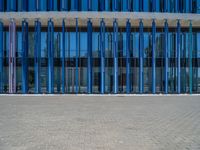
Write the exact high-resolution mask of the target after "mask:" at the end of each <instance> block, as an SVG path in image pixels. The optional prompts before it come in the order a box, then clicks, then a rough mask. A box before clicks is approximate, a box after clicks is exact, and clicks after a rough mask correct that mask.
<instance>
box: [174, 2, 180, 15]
mask: <svg viewBox="0 0 200 150" xmlns="http://www.w3.org/2000/svg"><path fill="white" fill-rule="evenodd" d="M175 12H177V13H178V12H179V0H175Z"/></svg>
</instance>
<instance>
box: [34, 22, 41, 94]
mask: <svg viewBox="0 0 200 150" xmlns="http://www.w3.org/2000/svg"><path fill="white" fill-rule="evenodd" d="M34 38H35V44H34V45H35V51H34V72H35V93H37V94H38V93H40V92H41V87H40V85H41V82H40V81H41V80H40V78H41V77H40V70H41V60H40V59H41V22H40V21H39V20H36V21H35V35H34Z"/></svg>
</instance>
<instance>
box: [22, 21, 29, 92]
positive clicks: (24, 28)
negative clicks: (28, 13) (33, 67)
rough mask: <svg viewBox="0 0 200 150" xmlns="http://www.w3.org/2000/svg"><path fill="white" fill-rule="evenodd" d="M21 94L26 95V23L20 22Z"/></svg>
mask: <svg viewBox="0 0 200 150" xmlns="http://www.w3.org/2000/svg"><path fill="white" fill-rule="evenodd" d="M22 93H23V94H27V93H28V22H27V21H26V20H23V21H22Z"/></svg>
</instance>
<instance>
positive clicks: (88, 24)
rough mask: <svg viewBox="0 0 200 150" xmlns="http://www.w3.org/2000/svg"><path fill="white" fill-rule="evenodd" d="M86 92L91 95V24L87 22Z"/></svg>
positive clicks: (89, 21)
mask: <svg viewBox="0 0 200 150" xmlns="http://www.w3.org/2000/svg"><path fill="white" fill-rule="evenodd" d="M87 47H88V52H87V57H88V58H87V59H88V60H87V65H88V68H87V92H88V93H89V94H91V93H92V22H91V20H88V22H87Z"/></svg>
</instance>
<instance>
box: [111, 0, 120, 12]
mask: <svg viewBox="0 0 200 150" xmlns="http://www.w3.org/2000/svg"><path fill="white" fill-rule="evenodd" d="M112 2H113V3H112V4H113V11H118V8H119V6H118V0H112Z"/></svg>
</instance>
